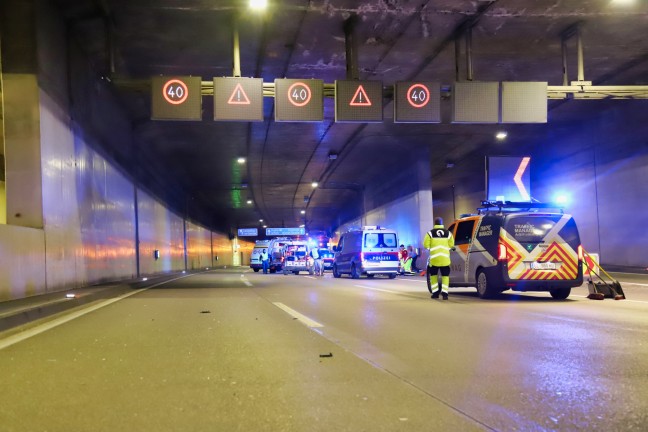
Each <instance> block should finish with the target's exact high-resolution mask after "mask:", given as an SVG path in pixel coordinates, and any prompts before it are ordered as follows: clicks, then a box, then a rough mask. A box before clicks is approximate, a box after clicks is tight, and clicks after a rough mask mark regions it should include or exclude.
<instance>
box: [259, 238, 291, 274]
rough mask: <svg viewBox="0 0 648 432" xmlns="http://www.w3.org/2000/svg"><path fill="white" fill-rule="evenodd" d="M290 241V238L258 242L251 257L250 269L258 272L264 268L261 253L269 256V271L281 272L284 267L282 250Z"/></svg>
mask: <svg viewBox="0 0 648 432" xmlns="http://www.w3.org/2000/svg"><path fill="white" fill-rule="evenodd" d="M289 241H290V238H288V237H277V238H274V239H271V240H257V241H256V242H255V243H254V249H252V254H251V255H250V268H251V269H252V270H254V271H255V272H258V271H259V270H261V269H262V268H263V263H262V261H261V252H263V251H265V252H266V253H267V254H268V269H269V270H270V273H275V272H278V271H281V269H282V267H283V255H282V253H281V251H282V248H283V247H284V246H285V245H286V243H288V242H289Z"/></svg>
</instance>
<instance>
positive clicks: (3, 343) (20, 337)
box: [0, 275, 193, 350]
mask: <svg viewBox="0 0 648 432" xmlns="http://www.w3.org/2000/svg"><path fill="white" fill-rule="evenodd" d="M190 276H193V275H182V276H178V277H177V278H173V279H170V280H168V281H164V282H159V283H156V284H155V285H151V286H150V287H146V288H142V289H138V290H133V292H129V293H126V294H124V295H121V296H119V297H116V298H113V299H108V300H105V301H102V302H101V303H97V304H95V305H92V306H89V307H87V308H84V309H82V310H79V311H76V312H72V313H71V314H68V315H66V316H62V317H60V318H57V319H54V320H52V321H49V322H46V323H44V324H42V325H39V326H37V327H34V328H31V329H29V330H25V331H23V332H20V333H18V334H15V335H13V336H9V337H8V338H6V339H3V340H0V350H3V349H5V348H7V347H9V346H11V345H14V344H17V343H18V342H22V341H24V340H25V339H29V338H30V337H33V336H36V335H39V334H41V333H43V332H46V331H47V330H51V329H53V328H54V327H58V326H60V325H61V324H65V323H66V322H69V321H72V320H73V319H77V318H79V317H82V316H83V315H85V314H88V313H90V312H94V311H96V310H97V309H101V308H102V307H105V306H108V305H110V304H112V303H115V302H118V301H119V300H123V299H125V298H127V297H130V296H132V295H135V294H139V293H141V292H142V291H146V290H148V289H151V288H155V287H157V286H160V285H164V284H166V283H169V282H173V281H176V280H178V279H183V278H186V277H190Z"/></svg>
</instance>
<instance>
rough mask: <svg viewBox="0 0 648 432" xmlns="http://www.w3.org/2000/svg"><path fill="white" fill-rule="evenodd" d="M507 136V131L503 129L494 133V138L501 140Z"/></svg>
mask: <svg viewBox="0 0 648 432" xmlns="http://www.w3.org/2000/svg"><path fill="white" fill-rule="evenodd" d="M507 136H508V133H506V132H504V131H499V132H497V133H496V134H495V138H497V139H498V140H500V141H501V140H503V139H505V138H506V137H507Z"/></svg>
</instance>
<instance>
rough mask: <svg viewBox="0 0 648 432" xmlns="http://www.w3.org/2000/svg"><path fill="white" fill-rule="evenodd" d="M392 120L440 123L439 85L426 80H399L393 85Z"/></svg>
mask: <svg viewBox="0 0 648 432" xmlns="http://www.w3.org/2000/svg"><path fill="white" fill-rule="evenodd" d="M394 122H396V123H440V122H441V85H440V84H439V83H438V82H428V81H400V82H397V83H396V85H395V86H394Z"/></svg>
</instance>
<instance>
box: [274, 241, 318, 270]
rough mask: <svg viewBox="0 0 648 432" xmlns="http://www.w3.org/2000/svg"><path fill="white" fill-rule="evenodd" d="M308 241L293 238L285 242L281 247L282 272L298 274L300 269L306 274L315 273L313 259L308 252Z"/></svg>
mask: <svg viewBox="0 0 648 432" xmlns="http://www.w3.org/2000/svg"><path fill="white" fill-rule="evenodd" d="M308 252H309V251H308V243H307V242H306V241H303V240H293V241H289V242H287V243H286V244H285V245H284V247H283V249H282V254H283V258H284V260H283V274H284V275H287V274H288V273H293V274H299V272H300V271H306V272H308V274H311V275H312V274H313V273H315V270H314V260H313V258H311V257H310V255H309V254H308Z"/></svg>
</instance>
